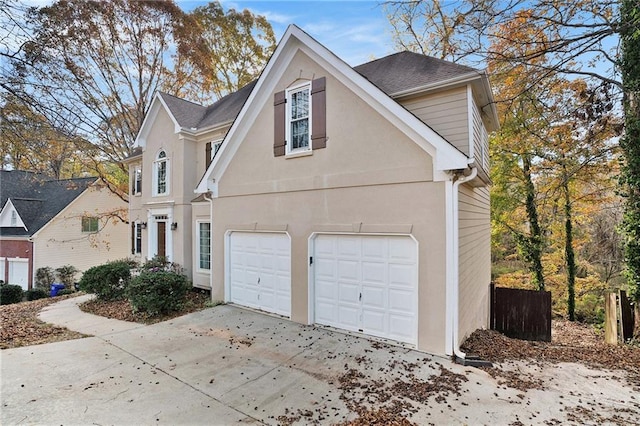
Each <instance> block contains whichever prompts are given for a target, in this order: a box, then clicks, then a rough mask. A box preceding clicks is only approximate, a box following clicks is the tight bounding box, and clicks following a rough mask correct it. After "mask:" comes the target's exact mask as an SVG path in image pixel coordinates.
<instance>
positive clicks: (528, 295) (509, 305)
mask: <svg viewBox="0 0 640 426" xmlns="http://www.w3.org/2000/svg"><path fill="white" fill-rule="evenodd" d="M491 329H492V330H497V331H499V332H501V333H503V334H504V335H506V336H509V337H513V338H516V339H523V340H542V341H546V342H550V341H551V292H549V291H535V290H519V289H514V288H502V287H495V286H494V285H493V284H491Z"/></svg>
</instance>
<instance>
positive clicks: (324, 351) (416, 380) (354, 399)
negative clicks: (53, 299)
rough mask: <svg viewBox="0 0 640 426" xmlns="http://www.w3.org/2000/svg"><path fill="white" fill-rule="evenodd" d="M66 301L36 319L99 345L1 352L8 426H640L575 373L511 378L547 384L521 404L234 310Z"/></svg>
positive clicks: (402, 355)
mask: <svg viewBox="0 0 640 426" xmlns="http://www.w3.org/2000/svg"><path fill="white" fill-rule="evenodd" d="M69 300H70V301H71V302H69V301H63V302H61V303H58V304H55V305H52V306H51V308H50V309H48V310H47V311H45V312H43V313H42V314H41V318H43V319H45V320H47V321H49V322H54V323H62V324H65V325H67V326H68V327H69V328H71V329H74V330H76V331H82V332H85V333H86V332H91V334H94V335H95V337H89V338H85V339H79V340H71V341H66V342H59V343H51V344H45V345H38V346H30V347H24V348H18V349H9V350H3V351H2V352H1V358H0V360H1V362H2V367H1V373H2V378H1V380H2V395H1V398H2V407H1V408H2V410H1V417H0V421H1V423H2V424H3V425H14V424H64V425H73V424H82V425H85V424H100V425H106V424H118V425H143V424H148V425H157V424H208V425H212V424H214V425H217V424H220V425H226V424H237V423H257V424H291V423H297V424H335V423H340V422H343V421H345V420H351V419H355V418H357V417H358V414H357V412H360V413H361V414H366V413H365V412H366V411H367V410H368V409H369V408H372V409H374V410H377V409H380V408H383V409H384V410H383V411H378V412H377V413H376V414H375V415H377V416H382V415H385V416H387V419H388V418H393V417H397V415H398V413H400V412H403V413H404V414H405V415H410V417H409V419H410V420H411V421H412V422H415V423H417V424H513V423H516V422H522V423H524V424H543V423H545V422H560V423H571V422H575V423H587V424H588V423H602V422H607V421H611V422H613V423H618V421H617V420H616V419H620V421H621V422H623V423H627V424H633V423H634V422H637V419H638V418H640V417H638V415H639V414H640V400H639V399H637V396H634V395H635V394H636V393H635V392H634V391H633V389H632V388H631V387H629V386H627V385H626V384H625V382H624V380H621V379H620V378H619V377H617V376H616V374H615V373H611V372H602V371H594V370H589V369H587V368H586V367H583V366H580V365H578V364H563V365H557V366H554V365H549V366H548V367H544V368H540V367H539V366H535V367H532V366H527V365H524V364H522V365H514V366H511V367H510V368H512V369H515V370H516V371H520V370H522V371H524V370H526V369H529V370H528V371H530V372H531V371H534V370H535V371H534V372H535V374H536V375H537V377H539V378H540V380H541V383H544V389H539V390H536V389H533V390H528V391H521V390H517V389H512V388H509V387H507V386H504V385H500V384H499V383H498V382H497V381H496V380H495V379H493V378H492V377H491V376H489V375H488V374H487V373H486V372H484V371H482V370H479V369H475V368H471V367H462V366H459V365H455V364H452V363H451V362H450V361H448V360H446V359H443V358H438V357H433V356H430V355H427V354H424V353H421V352H416V351H413V350H409V349H406V348H402V347H398V346H391V345H387V344H384V343H380V342H375V341H372V340H367V339H363V338H359V337H356V336H350V335H346V334H342V333H339V332H335V331H331V330H326V329H322V328H316V327H310V326H303V325H299V324H295V323H292V322H290V321H287V320H284V319H280V318H276V317H271V316H267V315H263V314H259V313H255V312H252V311H249V310H244V309H241V308H238V307H233V306H228V305H222V306H217V307H215V308H210V309H207V310H205V311H202V312H198V313H194V314H190V315H186V316H184V317H181V318H178V319H175V320H171V321H167V322H164V323H160V324H155V325H151V326H142V325H140V324H132V323H126V322H122V321H114V320H106V319H104V318H100V317H95V316H93V315H88V314H84V313H81V312H80V311H79V309H78V308H77V306H76V305H75V303H76V302H77V301H78V300H76V299H69ZM585 386H586V387H585ZM598 404H599V405H598ZM596 409H597V410H596ZM594 413H597V415H598V416H600V417H599V418H597V417H591V418H589V417H588V416H593V415H595V414H594ZM370 414H371V413H369V415H370ZM374 417H375V416H374ZM374 417H371V419H373V418H374Z"/></svg>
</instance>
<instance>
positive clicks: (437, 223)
mask: <svg viewBox="0 0 640 426" xmlns="http://www.w3.org/2000/svg"><path fill="white" fill-rule="evenodd" d="M497 126H498V121H497V115H496V110H495V106H494V104H493V98H492V93H491V89H490V86H489V81H488V78H487V75H486V73H485V72H483V71H477V70H475V69H472V68H468V67H465V66H461V65H457V64H453V63H450V62H446V61H442V60H438V59H434V58H430V57H426V56H423V55H418V54H414V53H409V52H402V53H397V54H393V55H390V56H387V57H385V58H381V59H378V60H375V61H372V62H369V63H366V64H363V65H360V66H357V67H354V68H352V67H350V66H349V65H347V64H346V63H345V62H343V61H342V60H341V59H340V58H338V57H337V56H335V55H334V54H333V53H332V52H330V51H329V50H327V49H326V48H325V47H323V46H322V45H321V44H319V43H318V42H317V41H315V40H314V39H312V38H311V37H309V36H308V35H307V34H306V33H304V32H303V31H302V30H300V29H299V28H298V27H295V26H291V27H289V29H288V30H287V31H286V33H285V35H284V37H283V39H282V41H281V42H280V43H279V45H278V47H277V49H276V51H275V53H274V55H273V56H272V58H271V59H270V61H269V63H268V64H267V66H266V67H265V69H264V71H263V72H262V74H261V76H260V78H259V79H258V80H257V81H255V82H254V83H252V84H250V85H248V86H246V87H245V88H243V89H241V90H240V91H238V92H236V93H233V94H231V95H229V96H227V97H225V98H222V99H221V100H219V101H218V102H216V103H214V104H213V105H211V106H210V107H203V106H200V105H196V104H192V103H189V102H186V101H183V100H180V99H177V98H175V97H172V96H168V95H165V94H158V95H157V96H156V97H155V99H154V102H153V104H152V107H151V110H150V113H149V114H148V115H147V117H146V119H145V121H144V124H143V126H142V130H141V131H140V134H139V136H138V138H137V145H138V147H139V150H138V151H137V152H136V154H135V155H134V156H132V157H131V159H130V170H131V177H132V182H133V185H132V193H133V196H132V197H131V202H130V217H131V218H132V221H136V222H135V223H136V224H139V225H140V226H139V227H138V225H136V224H134V228H133V231H134V232H133V234H132V235H134V236H136V238H134V240H135V241H134V243H135V244H134V251H135V252H137V253H139V254H140V255H141V257H150V256H152V255H153V254H165V255H167V256H169V257H170V258H171V259H172V260H174V261H177V262H179V263H182V264H183V265H185V266H187V268H188V269H189V271H188V273H189V274H190V276H191V277H192V279H193V282H194V285H195V286H198V287H203V288H210V289H211V291H212V297H213V298H214V299H219V300H225V301H228V302H232V303H236V304H238V305H242V306H248V307H251V308H255V309H260V310H263V311H267V312H270V313H275V314H278V315H282V316H285V317H287V318H290V319H292V320H293V321H297V322H301V323H305V324H321V325H326V326H331V327H335V328H338V329H344V330H348V331H352V332H358V333H364V334H367V335H372V336H376V337H381V338H386V339H390V340H394V341H399V342H402V343H405V344H408V345H410V346H413V347H416V348H418V349H420V350H424V351H428V352H431V353H438V354H447V355H452V354H453V353H454V352H455V353H456V354H457V355H458V356H459V357H463V356H464V354H462V353H461V352H460V350H459V344H460V343H461V342H462V341H463V339H464V338H465V337H466V336H467V335H468V334H470V333H471V332H472V331H473V330H475V329H477V328H483V327H486V326H487V324H488V315H489V282H490V221H489V190H488V185H489V184H490V181H489V178H488V170H489V160H488V135H487V132H488V131H492V130H495V129H496V128H497ZM137 176H142V180H141V182H140V179H136V177H137ZM198 180H199V182H198ZM193 188H196V193H195V194H194V192H193ZM136 192H139V193H140V194H139V195H138V196H136ZM172 224H174V225H173V226H172ZM170 228H173V230H170ZM145 244H146V246H145Z"/></svg>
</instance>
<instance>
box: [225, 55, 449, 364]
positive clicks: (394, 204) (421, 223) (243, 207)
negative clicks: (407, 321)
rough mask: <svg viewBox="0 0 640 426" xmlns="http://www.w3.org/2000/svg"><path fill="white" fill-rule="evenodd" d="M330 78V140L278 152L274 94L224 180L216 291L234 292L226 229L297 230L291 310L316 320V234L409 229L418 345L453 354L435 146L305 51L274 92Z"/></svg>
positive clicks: (296, 317)
mask: <svg viewBox="0 0 640 426" xmlns="http://www.w3.org/2000/svg"><path fill="white" fill-rule="evenodd" d="M322 76H325V77H326V78H327V82H326V84H327V85H326V87H327V88H326V98H327V108H326V110H327V137H328V141H327V148H325V149H319V150H315V151H313V153H312V155H308V156H303V157H297V158H287V157H274V155H273V133H274V123H273V102H272V101H270V102H267V103H266V104H265V105H264V107H263V108H262V110H261V111H260V113H259V114H258V116H257V117H256V119H255V120H254V121H253V122H252V125H251V128H250V129H249V131H248V133H247V135H246V137H245V138H244V139H243V140H242V143H241V145H240V146H239V147H238V150H237V152H236V154H235V156H234V158H233V161H232V162H231V163H230V164H229V166H228V168H227V169H226V171H225V173H224V175H223V176H222V178H221V179H220V181H219V183H218V198H216V199H215V201H214V207H213V210H214V211H213V233H214V245H213V253H214V256H213V265H214V271H213V283H214V284H213V297H214V298H219V299H222V298H224V256H220V255H219V253H224V238H223V236H224V235H225V233H226V232H227V231H229V230H234V229H235V230H247V229H257V230H286V231H287V233H288V234H289V235H290V237H291V244H292V247H291V253H292V260H291V283H292V284H291V285H292V289H291V297H292V307H291V308H292V309H291V316H292V319H293V320H294V321H298V322H302V323H306V322H308V320H309V318H308V313H309V300H308V294H309V293H308V291H309V285H310V283H309V266H308V256H309V237H310V236H311V235H312V233H313V232H353V231H354V229H357V230H360V231H361V232H363V233H366V232H375V233H390V234H394V233H396V234H398V233H399V234H407V233H409V234H410V235H412V236H413V237H414V238H416V239H417V241H418V244H419V260H420V264H419V272H418V274H419V278H418V280H419V283H418V285H419V290H418V292H419V294H418V297H419V318H418V321H419V329H418V342H419V343H418V347H419V348H420V349H422V350H426V351H429V352H434V353H444V339H445V335H444V334H445V306H446V303H445V228H446V227H445V204H444V197H445V184H444V183H439V182H438V183H436V182H432V176H433V172H432V170H433V169H432V159H431V157H430V156H429V155H428V154H427V153H426V152H424V151H423V150H422V149H421V148H419V147H418V145H416V144H415V143H414V142H413V141H411V140H409V139H408V138H407V137H406V136H405V135H404V134H403V133H402V132H400V131H399V130H398V129H397V128H395V127H394V126H393V125H391V124H390V123H389V122H388V121H387V120H386V119H385V118H384V117H383V116H381V115H379V114H378V113H377V112H375V111H374V110H373V109H372V108H370V107H369V105H367V104H366V103H365V102H363V101H362V99H361V98H359V97H357V96H356V95H354V94H353V93H352V92H351V91H350V90H349V89H347V88H346V87H345V86H344V85H342V84H341V83H340V82H339V81H338V80H337V79H335V78H333V77H332V76H331V75H330V74H329V73H328V72H326V71H325V70H324V69H322V68H321V67H320V66H319V65H318V64H316V63H315V62H314V61H312V60H310V59H309V58H308V57H307V56H305V55H304V54H302V53H300V52H298V53H297V54H296V56H295V57H294V59H293V62H292V64H290V65H289V67H287V70H286V71H285V72H284V73H283V75H282V77H281V79H280V81H279V83H278V84H277V85H276V88H275V90H274V92H275V91H279V90H284V89H285V88H286V87H288V86H289V85H292V84H295V83H296V82H299V81H300V80H299V79H300V78H301V77H302V78H303V79H305V78H308V79H311V78H319V77H322ZM272 99H273V98H272V97H271V100H272ZM354 224H357V225H355V226H354ZM360 224H362V225H360ZM216 254H218V255H216Z"/></svg>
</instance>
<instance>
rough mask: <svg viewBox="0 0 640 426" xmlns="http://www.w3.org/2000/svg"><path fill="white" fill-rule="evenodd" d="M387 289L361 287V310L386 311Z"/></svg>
mask: <svg viewBox="0 0 640 426" xmlns="http://www.w3.org/2000/svg"><path fill="white" fill-rule="evenodd" d="M386 296H387V289H386V288H384V287H373V286H369V285H366V284H365V285H363V286H362V307H363V309H369V308H372V309H386V298H387V297H386Z"/></svg>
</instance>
